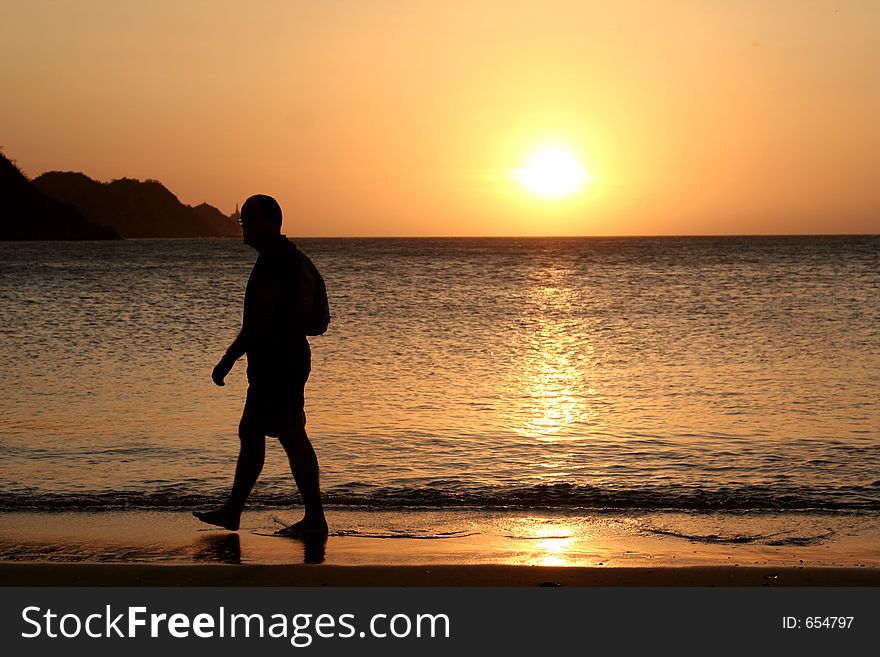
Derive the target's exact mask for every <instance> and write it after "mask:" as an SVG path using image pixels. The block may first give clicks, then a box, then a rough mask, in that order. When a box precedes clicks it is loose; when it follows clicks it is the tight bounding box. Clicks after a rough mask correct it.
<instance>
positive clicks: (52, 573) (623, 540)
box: [0, 510, 880, 586]
mask: <svg viewBox="0 0 880 657" xmlns="http://www.w3.org/2000/svg"><path fill="white" fill-rule="evenodd" d="M328 518H329V519H330V523H331V529H332V533H331V535H330V537H329V538H328V539H327V540H326V541H319V542H316V543H314V542H313V543H305V542H303V541H301V540H296V539H290V538H282V537H276V536H273V535H272V532H273V531H274V530H275V529H277V528H278V527H279V526H281V524H282V523H283V522H290V521H292V520H294V519H296V515H295V514H294V513H293V512H292V511H290V510H282V511H277V512H272V511H255V512H250V513H248V514H246V515H245V516H244V518H243V524H242V528H241V529H240V530H239V531H238V532H228V531H225V530H220V529H215V528H211V527H208V526H206V525H204V524H202V523H200V522H199V521H197V520H196V519H195V518H193V517H192V516H191V515H190V514H189V513H188V512H186V511H163V512H138V511H131V512H102V513H86V512H76V513H70V512H66V513H40V512H33V513H32V512H17V513H4V514H0V527H2V528H3V529H2V531H0V575H2V585H5V586H16V585H19V586H541V585H546V586H555V585H559V586H880V540H878V534H880V531H878V524H880V523H878V519H877V518H874V517H873V516H870V515H869V516H858V517H855V516H854V517H844V516H830V515H820V516H811V515H801V516H791V515H787V516H772V515H771V516H765V515H760V516H753V515H742V514H737V515H730V514H712V515H710V516H698V515H695V514H685V513H679V514H642V515H633V514H601V513H599V514H592V515H590V514H581V515H572V514H543V515H541V514H529V515H523V514H519V513H497V512H491V513H490V512H472V511H449V512H444V511H410V512H405V513H386V512H379V511H369V512H363V511H357V512H355V511H340V510H336V511H333V512H331V513H330V514H329V515H328Z"/></svg>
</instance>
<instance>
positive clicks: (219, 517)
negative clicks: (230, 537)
mask: <svg viewBox="0 0 880 657" xmlns="http://www.w3.org/2000/svg"><path fill="white" fill-rule="evenodd" d="M193 515H194V516H195V517H196V518H198V519H199V520H201V521H202V522H206V523H208V524H209V525H217V526H218V527H223V529H228V530H229V531H232V532H234V531H237V530H238V525H239V523H240V522H241V517H240V516H239V515H237V514H233V513H230V512H229V511H227V510H226V509H224V508H223V507H220V508H219V509H214V510H213V511H193Z"/></svg>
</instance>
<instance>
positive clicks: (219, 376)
mask: <svg viewBox="0 0 880 657" xmlns="http://www.w3.org/2000/svg"><path fill="white" fill-rule="evenodd" d="M239 223H240V224H241V229H242V235H243V238H244V243H245V244H247V245H248V246H251V247H253V248H254V249H256V250H257V252H258V253H259V256H258V257H257V262H256V263H255V264H254V268H253V270H252V271H251V275H250V278H249V279H248V283H247V289H246V291H245V296H244V314H243V318H242V326H241V331H240V332H239V334H238V337H236V338H235V340H234V341H233V342H232V344H231V345H230V346H229V348H228V349H227V350H226V353H225V354H224V355H223V357H222V358H221V359H220V362H218V363H217V365H216V366H215V367H214V371H213V373H212V374H211V378H212V379H213V380H214V383H216V384H217V385H218V386H222V385H224V379H225V378H226V375H227V374H229V372H230V370H231V369H232V366H233V365H234V364H235V361H237V360H238V359H239V358H241V357H242V355H244V354H247V360H248V368H247V378H248V391H247V401H246V402H245V405H244V411H243V412H242V416H241V423H240V424H239V427H238V437H239V440H240V448H239V453H238V463H237V465H236V468H235V480H234V482H233V484H232V491H231V492H230V494H229V499H228V500H227V501H226V503H225V504H224V505H223V506H221V507H220V508H218V509H214V510H211V511H194V512H193V515H194V516H196V517H197V518H198V519H199V520H201V521H203V522H206V523H209V524H212V525H219V526H220V527H224V528H225V529H229V530H232V531H236V530H237V529H238V527H239V523H240V518H241V512H242V509H243V508H244V505H245V502H246V501H247V498H248V495H249V494H250V492H251V489H252V488H253V486H254V484H255V483H256V481H257V478H258V477H259V476H260V471H261V470H262V469H263V462H264V460H265V453H266V436H273V437H277V438H278V440H279V441H280V442H281V444H282V446H283V447H284V450H285V451H286V452H287V458H288V460H289V461H290V470H291V472H292V473H293V478H294V480H295V481H296V485H297V487H298V488H299V492H300V495H301V496H302V500H303V506H304V507H305V516H304V517H303V519H302V520H300V521H299V522H297V523H295V524H293V525H291V526H289V527H285V528H284V529H281V530H279V531H278V532H276V533H278V534H282V535H288V536H299V537H303V538H307V537H315V536H322V535H323V536H326V535H327V521H326V520H325V518H324V511H323V508H322V506H321V491H320V487H319V483H318V459H317V457H316V456H315V450H314V449H313V448H312V444H311V442H309V437H308V435H307V434H306V428H305V423H306V417H305V412H304V410H303V405H304V389H305V384H306V381H307V380H308V378H309V371H310V370H311V352H310V350H309V343H308V340H307V339H306V336H305V331H304V330H303V322H302V318H301V317H298V316H297V313H296V310H295V309H296V308H297V305H298V300H297V298H296V295H297V293H298V290H299V289H300V288H299V286H298V284H297V283H298V281H299V277H300V276H301V275H302V264H301V262H302V261H301V258H303V257H304V256H302V254H300V253H299V251H298V250H297V248H296V246H295V245H294V244H293V243H292V242H290V241H289V240H288V239H287V237H285V236H284V235H282V234H281V207H280V206H279V205H278V203H277V201H275V199H273V198H272V197H271V196H265V195H263V194H259V195H256V196H251V197H250V198H249V199H248V200H247V201H245V203H244V205H243V206H242V207H241V218H240V219H239Z"/></svg>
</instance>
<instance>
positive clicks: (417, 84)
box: [0, 0, 880, 236]
mask: <svg viewBox="0 0 880 657" xmlns="http://www.w3.org/2000/svg"><path fill="white" fill-rule="evenodd" d="M878 30H880V2H877V1H876V0H863V1H846V0H842V1H839V2H830V1H829V2H825V1H812V0H773V1H772V2H767V1H754V2H753V1H750V0H731V1H728V2H721V1H718V0H704V1H689V2H685V1H682V2H673V1H669V2H661V1H657V2H648V1H644V0H642V1H632V2H630V1H622V2H599V1H595V2H593V1H590V0H535V1H526V0H519V1H515V0H472V1H468V2H451V1H450V2H438V1H427V0H425V1H423V0H395V1H392V0H360V1H356V0H350V1H346V2H343V1H336V0H314V1H307V0H299V1H287V0H273V1H269V0H260V1H254V2H227V1H219V0H206V1H203V2H193V1H180V0H177V1H165V0H153V1H151V2H140V1H138V2H134V1H130V0H107V1H91V0H78V1H70V2H61V1H59V2H41V1H34V2H4V3H2V4H0V85H2V94H0V145H2V147H3V152H4V153H5V154H6V155H7V156H8V157H10V158H12V159H14V160H16V161H17V164H18V165H19V167H21V168H22V170H23V171H24V173H25V174H26V175H28V176H30V177H35V176H37V175H39V174H40V173H42V172H44V171H48V170H75V171H82V172H84V173H86V174H87V175H89V176H91V177H92V178H96V179H98V180H104V181H106V180H111V179H114V178H120V177H134V178H141V179H144V178H153V179H158V180H160V181H162V182H163V183H164V184H165V185H166V186H167V187H168V188H169V189H171V190H172V191H173V192H174V193H175V194H177V196H178V197H179V198H180V200H181V201H183V202H184V203H188V204H193V205H194V204H198V203H201V202H203V201H207V202H208V203H211V204H212V205H215V206H217V207H219V208H220V209H221V210H223V211H224V212H227V213H229V212H231V211H232V210H233V209H234V207H235V204H236V203H240V202H241V201H242V200H243V199H244V198H246V197H247V196H249V195H250V194H253V193H268V194H272V195H274V196H275V197H276V198H277V199H278V200H279V201H280V203H281V205H282V207H283V208H284V211H285V227H284V228H285V232H286V233H287V234H288V235H291V236H385V235H400V236H403V235H682V234H688V235H693V234H768V233H769V234H782V233H786V234H787V233H877V232H878V227H880V120H878V117H880V31H878ZM544 148H553V149H557V150H558V151H559V152H562V153H564V154H565V156H566V157H570V158H571V159H572V160H573V161H575V162H576V164H577V166H578V167H580V170H579V172H580V173H579V174H578V176H577V177H576V180H575V183H577V184H574V183H573V186H574V187H575V189H573V190H566V191H565V193H564V194H560V195H556V196H553V195H550V196H548V195H543V194H541V193H536V191H535V188H532V187H529V185H527V184H524V182H523V176H522V175H521V172H522V170H523V169H524V167H527V166H528V163H529V162H530V158H533V157H534V156H535V154H536V153H540V152H541V150H542V149H544ZM551 173H552V172H551Z"/></svg>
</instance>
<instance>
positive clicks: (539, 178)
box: [516, 147, 590, 198]
mask: <svg viewBox="0 0 880 657" xmlns="http://www.w3.org/2000/svg"><path fill="white" fill-rule="evenodd" d="M516 177H517V179H518V180H519V182H520V183H521V184H522V185H523V187H525V188H526V189H527V190H529V191H530V192H532V193H534V194H537V195H538V196H543V197H545V198H563V197H565V196H571V195H572V194H574V193H576V192H577V191H579V190H580V189H581V188H582V187H583V186H584V185H585V184H586V183H587V182H589V180H590V176H589V174H588V173H587V172H586V171H585V170H584V168H583V167H582V166H581V164H580V162H579V161H578V159H577V158H576V157H575V156H574V154H573V153H572V152H571V151H569V150H568V149H566V148H561V147H554V148H543V149H541V150H538V151H536V152H535V153H533V154H532V155H531V157H529V159H528V160H527V162H526V163H525V165H524V166H523V167H522V168H521V169H519V170H517V172H516Z"/></svg>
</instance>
